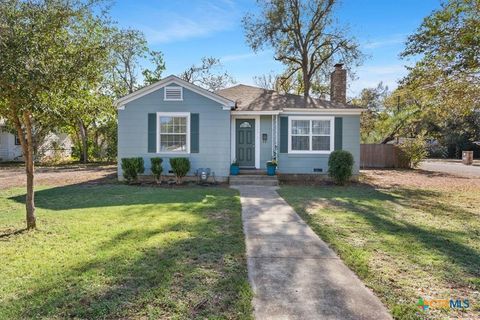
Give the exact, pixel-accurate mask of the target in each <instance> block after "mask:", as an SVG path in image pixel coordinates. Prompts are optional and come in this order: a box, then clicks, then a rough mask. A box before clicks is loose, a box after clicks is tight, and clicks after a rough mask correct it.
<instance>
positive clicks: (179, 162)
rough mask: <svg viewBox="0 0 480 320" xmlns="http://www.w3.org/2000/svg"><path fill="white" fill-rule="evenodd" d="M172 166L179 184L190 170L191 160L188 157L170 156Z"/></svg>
mask: <svg viewBox="0 0 480 320" xmlns="http://www.w3.org/2000/svg"><path fill="white" fill-rule="evenodd" d="M170 166H171V167H172V171H173V173H174V174H175V180H176V182H177V184H181V183H182V178H183V177H185V176H186V175H187V173H188V171H190V160H188V158H170Z"/></svg>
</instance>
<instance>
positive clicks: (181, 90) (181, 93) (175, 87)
mask: <svg viewBox="0 0 480 320" xmlns="http://www.w3.org/2000/svg"><path fill="white" fill-rule="evenodd" d="M167 89H179V90H180V99H167ZM163 100H164V101H183V87H181V86H166V87H163Z"/></svg>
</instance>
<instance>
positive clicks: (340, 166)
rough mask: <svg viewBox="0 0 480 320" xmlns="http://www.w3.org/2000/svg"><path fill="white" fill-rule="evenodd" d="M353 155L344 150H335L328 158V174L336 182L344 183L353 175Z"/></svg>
mask: <svg viewBox="0 0 480 320" xmlns="http://www.w3.org/2000/svg"><path fill="white" fill-rule="evenodd" d="M353 163H354V161H353V155H352V154H351V153H350V152H348V151H345V150H335V151H333V152H332V153H331V154H330V157H329V158H328V175H329V176H330V177H332V179H333V181H334V182H335V183H336V184H339V185H344V184H345V182H347V181H348V180H349V179H350V178H351V177H352V175H353Z"/></svg>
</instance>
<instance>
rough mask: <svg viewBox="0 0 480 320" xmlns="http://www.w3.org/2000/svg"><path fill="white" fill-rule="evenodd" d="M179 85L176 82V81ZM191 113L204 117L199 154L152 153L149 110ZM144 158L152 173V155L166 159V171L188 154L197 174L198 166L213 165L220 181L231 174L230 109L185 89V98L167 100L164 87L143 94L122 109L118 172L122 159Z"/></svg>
mask: <svg viewBox="0 0 480 320" xmlns="http://www.w3.org/2000/svg"><path fill="white" fill-rule="evenodd" d="M172 85H174V86H175V85H176V84H172ZM156 112H190V113H198V114H199V118H200V141H199V145H200V146H199V153H191V154H186V155H181V154H178V155H175V154H171V153H170V154H161V153H160V154H156V153H148V136H147V134H148V132H147V129H148V128H147V121H148V114H149V113H156ZM128 157H143V158H144V160H145V169H146V170H145V174H150V158H151V157H161V158H163V168H164V173H168V171H169V170H170V164H169V160H168V159H169V158H171V157H187V158H189V159H190V162H191V168H192V170H191V171H190V173H189V175H193V174H194V171H195V170H196V169H198V168H202V167H203V168H211V169H212V171H214V172H215V175H216V177H217V178H219V179H220V180H221V179H222V178H226V177H228V175H229V167H230V111H228V110H222V105H221V104H219V103H217V102H215V101H212V100H210V99H208V98H206V97H204V96H202V95H199V94H197V93H195V92H193V91H190V90H188V89H186V88H183V101H163V88H162V89H159V90H157V91H155V92H152V93H150V94H148V95H145V96H143V97H140V98H138V99H136V100H134V101H132V102H130V103H128V104H126V106H125V109H124V110H119V111H118V160H119V165H118V174H119V177H121V176H122V172H121V171H122V170H121V166H120V159H121V158H128Z"/></svg>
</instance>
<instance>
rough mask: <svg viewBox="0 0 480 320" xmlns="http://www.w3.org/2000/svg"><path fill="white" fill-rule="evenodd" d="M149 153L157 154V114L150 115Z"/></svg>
mask: <svg viewBox="0 0 480 320" xmlns="http://www.w3.org/2000/svg"><path fill="white" fill-rule="evenodd" d="M148 152H150V153H152V152H153V153H155V152H157V114H156V113H149V114H148Z"/></svg>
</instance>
